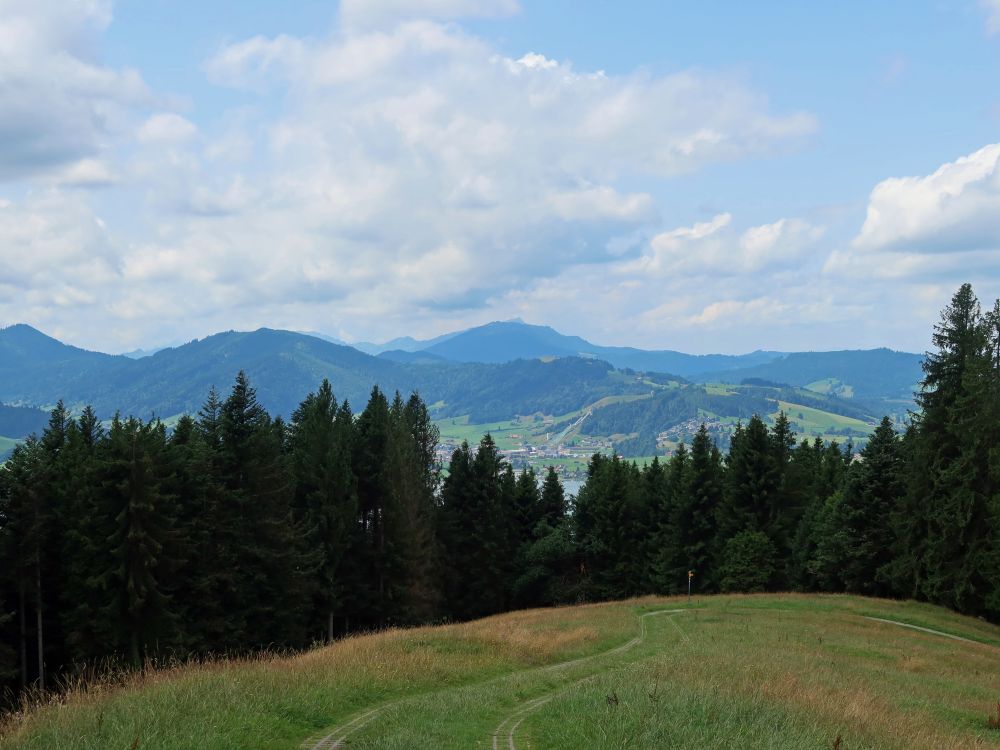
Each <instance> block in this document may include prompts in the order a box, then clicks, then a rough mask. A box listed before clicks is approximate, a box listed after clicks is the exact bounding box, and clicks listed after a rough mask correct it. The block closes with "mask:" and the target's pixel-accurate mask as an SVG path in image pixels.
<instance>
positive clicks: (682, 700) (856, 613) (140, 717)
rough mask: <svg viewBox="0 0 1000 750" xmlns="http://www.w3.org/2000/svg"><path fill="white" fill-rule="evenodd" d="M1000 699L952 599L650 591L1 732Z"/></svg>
mask: <svg viewBox="0 0 1000 750" xmlns="http://www.w3.org/2000/svg"><path fill="white" fill-rule="evenodd" d="M873 617H874V618H881V619H882V620H892V621H894V622H882V621H879V620H875V619H869V618H873ZM897 623H905V624H908V625H911V626H916V627H919V628H926V629H927V630H928V631H934V632H927V631H925V630H917V629H915V628H913V627H903V626H902V625H900V624H897ZM949 636H950V637H949ZM959 639H965V640H959ZM998 701H1000V627H997V626H994V625H990V624H988V623H985V622H983V621H981V620H977V619H974V618H968V617H962V616H959V615H956V614H953V613H951V612H948V611H947V610H944V609H941V608H938V607H932V606H929V605H923V604H916V603H912V602H895V601H888V600H877V599H865V598H862V597H853V596H834V595H829V596H818V595H797V594H788V595H743V596H715V597H703V598H700V597H695V598H694V600H692V601H691V602H690V603H689V602H688V601H687V599H685V598H673V599H661V598H644V599H637V600H630V601H624V602H612V603H605V604H592V605H580V606H576V607H560V608H552V609H537V610H527V611H522V612H513V613H509V614H503V615H497V616H494V617H490V618H486V619H483V620H477V621H474V622H469V623H463V624H451V625H443V626H439V627H423V628H414V629H409V630H398V629H392V630H385V631H381V632H376V633H371V634H368V635H360V636H354V637H351V638H347V639H344V640H342V641H339V642H336V643H334V644H332V645H330V646H324V647H318V648H315V649H312V650H310V651H308V652H305V653H302V654H298V655H293V656H284V657H283V656H280V655H269V656H261V657H256V658H247V659H234V660H230V661H215V662H208V663H201V664H188V665H178V666H174V667H171V668H167V669H160V670H153V669H151V670H147V671H146V672H145V673H141V674H132V675H128V676H123V677H121V678H120V679H118V680H107V681H105V682H103V683H101V684H97V685H91V686H89V687H84V686H77V687H75V688H71V689H70V690H69V691H68V692H67V693H66V694H64V695H63V696H61V697H58V698H52V699H50V700H48V701H47V702H44V703H41V704H36V705H34V706H30V707H29V706H26V707H25V710H24V711H23V712H22V713H20V714H18V715H15V716H13V717H10V718H8V720H7V721H6V723H5V724H4V725H3V728H2V730H0V748H2V749H3V750H21V749H25V748H52V747H58V748H65V749H70V748H80V749H84V748H87V749H91V748H93V749H95V750H96V749H97V748H119V747H120V748H144V749H147V748H150V749H156V750H166V749H167V748H170V749H175V748H176V749H178V750H179V749H180V748H192V747H199V748H202V747H203V748H233V749H235V748H262V749H263V748H297V747H307V748H314V750H322V749H323V748H333V747H339V746H342V745H341V744H338V743H343V742H349V745H350V747H353V748H428V749H430V748H452V747H454V748H494V747H503V748H556V749H558V748H579V747H600V748H626V747H629V748H631V747H638V748H653V747H655V748H668V747H669V748H705V747H718V748H729V747H766V748H803V747H810V748H813V747H815V748H824V747H830V748H837V749H838V750H847V749H848V748H849V749H851V750H854V749H856V748H880V749H881V748H886V749H890V748H892V749H895V748H899V749H900V750H902V749H903V748H918V749H919V748H928V749H929V748H935V749H936V748H985V747H1000V728H997V727H995V726H994V727H991V726H990V717H991V716H992V717H993V718H994V719H996V712H997V710H998V707H997V703H998Z"/></svg>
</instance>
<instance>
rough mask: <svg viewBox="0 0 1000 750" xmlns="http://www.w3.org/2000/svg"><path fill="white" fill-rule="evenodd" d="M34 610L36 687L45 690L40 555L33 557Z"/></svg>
mask: <svg viewBox="0 0 1000 750" xmlns="http://www.w3.org/2000/svg"><path fill="white" fill-rule="evenodd" d="M35 596H36V597H37V599H38V601H37V605H36V607H35V612H36V613H37V619H38V633H37V635H38V689H39V690H40V691H41V692H43V693H44V692H45V639H44V635H43V632H42V562H41V555H39V556H38V557H36V558H35Z"/></svg>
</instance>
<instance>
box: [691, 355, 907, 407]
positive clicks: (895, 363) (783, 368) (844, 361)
mask: <svg viewBox="0 0 1000 750" xmlns="http://www.w3.org/2000/svg"><path fill="white" fill-rule="evenodd" d="M922 361H923V356H922V355H920V354H911V353H909V352H897V351H893V350H892V349H871V350H864V351H862V350H857V351H855V350H848V351H839V352H795V353H792V354H784V355H781V356H780V357H778V358H777V359H774V360H773V361H771V362H765V363H762V364H757V365H753V366H751V367H743V368H740V369H737V370H729V371H727V372H712V373H702V374H701V375H700V376H699V377H698V378H697V379H699V380H703V381H722V382H725V383H740V382H742V381H744V380H748V379H758V378H759V379H763V380H770V381H775V382H778V383H787V384H788V385H799V386H809V385H812V384H817V385H820V381H832V382H829V383H827V384H825V385H828V386H830V387H832V388H833V389H837V388H838V387H845V386H846V387H847V388H850V391H851V394H852V395H853V396H857V397H860V398H873V397H874V398H905V399H909V398H911V397H912V396H913V392H914V391H915V390H916V387H917V383H918V381H919V380H920V378H921V370H920V363H921V362H922Z"/></svg>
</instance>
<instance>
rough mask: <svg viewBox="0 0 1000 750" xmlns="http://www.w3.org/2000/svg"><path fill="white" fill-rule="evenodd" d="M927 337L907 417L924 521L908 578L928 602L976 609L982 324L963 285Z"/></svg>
mask: <svg viewBox="0 0 1000 750" xmlns="http://www.w3.org/2000/svg"><path fill="white" fill-rule="evenodd" d="M932 340H933V342H934V345H935V347H936V349H937V351H935V352H932V353H929V354H928V355H927V357H926V358H925V360H924V380H923V383H922V384H921V386H922V390H921V391H920V393H918V394H917V403H918V405H919V406H920V407H921V409H922V411H921V413H920V414H919V415H918V416H916V417H915V419H914V421H915V424H916V425H917V429H918V435H919V437H920V439H919V441H918V444H917V450H918V452H919V455H920V463H919V467H920V474H919V475H917V477H915V484H914V486H913V489H914V490H915V491H916V492H918V493H920V495H921V496H922V497H923V505H922V507H921V508H920V509H919V510H920V511H921V515H922V516H923V517H924V518H925V519H926V528H927V535H926V538H925V539H924V540H923V541H922V544H921V545H920V547H919V548H918V549H917V550H914V551H913V553H912V554H914V555H916V556H917V557H918V559H920V560H921V561H922V564H921V565H920V566H919V567H917V568H916V571H917V581H916V585H917V588H918V589H919V591H920V592H921V593H922V594H923V595H924V596H926V597H927V598H929V599H930V600H931V601H933V602H935V603H939V604H946V605H948V606H951V607H954V608H956V609H958V610H960V611H966V612H978V611H981V609H982V607H983V604H984V597H985V596H986V590H985V588H986V586H985V584H984V583H983V582H982V581H980V580H978V578H979V575H978V572H977V570H976V569H975V568H973V567H969V566H968V565H967V563H968V561H969V559H970V557H971V558H976V557H978V556H979V550H978V548H980V547H982V546H983V543H984V540H985V537H984V531H985V529H984V526H985V523H986V520H987V499H986V494H987V492H986V491H985V486H984V485H985V483H986V481H987V480H986V477H985V476H984V473H983V472H984V471H985V470H986V466H987V461H986V452H987V451H988V450H989V447H988V446H987V445H985V443H982V442H979V441H978V440H977V437H978V436H977V431H976V430H975V428H974V424H975V417H974V415H973V414H970V410H971V411H973V412H974V410H975V407H974V406H973V404H974V403H975V401H976V400H978V397H977V390H978V389H977V382H976V381H977V379H978V378H977V376H979V374H980V373H981V372H982V370H983V368H984V365H985V363H986V361H987V360H988V353H987V339H986V327H985V326H984V322H983V318H982V314H981V311H980V307H979V302H978V300H977V299H976V296H975V294H974V293H973V291H972V287H971V286H970V285H969V284H963V285H962V287H961V288H960V289H959V290H958V291H957V292H956V293H955V295H954V296H953V297H952V300H951V304H950V305H949V306H948V307H947V308H945V310H944V311H943V313H942V316H941V322H940V323H939V324H938V325H937V326H935V329H934V335H933V337H932ZM987 366H988V365H987ZM970 548H973V549H975V550H976V551H975V553H973V549H970ZM970 553H972V554H970Z"/></svg>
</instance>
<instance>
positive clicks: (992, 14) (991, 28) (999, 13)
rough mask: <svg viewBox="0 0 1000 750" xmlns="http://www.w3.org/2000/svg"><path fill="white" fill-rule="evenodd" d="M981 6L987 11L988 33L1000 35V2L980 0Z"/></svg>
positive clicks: (999, 0)
mask: <svg viewBox="0 0 1000 750" xmlns="http://www.w3.org/2000/svg"><path fill="white" fill-rule="evenodd" d="M979 5H980V6H981V7H982V9H983V10H984V11H986V31H987V32H989V33H990V34H1000V0H979Z"/></svg>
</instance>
